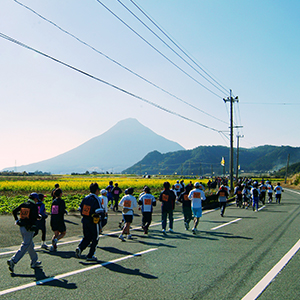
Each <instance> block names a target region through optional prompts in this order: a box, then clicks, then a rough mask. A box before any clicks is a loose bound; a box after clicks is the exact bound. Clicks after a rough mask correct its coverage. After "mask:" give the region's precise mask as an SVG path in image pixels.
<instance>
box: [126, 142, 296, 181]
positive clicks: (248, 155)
mask: <svg viewBox="0 0 300 300" xmlns="http://www.w3.org/2000/svg"><path fill="white" fill-rule="evenodd" d="M288 154H290V163H294V162H299V161H300V147H290V146H270V145H265V146H260V147H256V148H251V149H246V148H240V152H239V165H240V167H241V170H243V171H245V172H268V171H275V170H278V169H280V168H281V167H283V166H285V165H286V161H287V156H288ZM222 157H224V158H225V169H226V171H228V170H229V148H228V147H223V146H199V147H197V148H195V149H192V150H184V151H176V152H172V153H166V154H162V153H159V152H158V151H153V152H151V153H148V154H147V155H146V156H145V157H144V158H143V159H142V160H141V161H139V162H137V163H136V164H134V165H133V166H131V167H130V168H127V169H125V170H123V172H122V173H128V174H129V173H133V174H145V173H147V174H159V173H160V174H174V173H177V174H195V175H196V174H197V175H204V174H211V173H212V172H215V174H222V173H223V170H222V166H221V159H222ZM235 169H236V157H235V158H234V171H235Z"/></svg>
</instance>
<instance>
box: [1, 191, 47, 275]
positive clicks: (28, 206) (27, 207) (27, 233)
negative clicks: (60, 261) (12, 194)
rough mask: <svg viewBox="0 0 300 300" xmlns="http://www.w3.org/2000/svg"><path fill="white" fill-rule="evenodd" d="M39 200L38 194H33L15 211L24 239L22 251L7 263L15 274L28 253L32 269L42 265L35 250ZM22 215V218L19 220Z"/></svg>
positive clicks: (14, 214) (17, 223)
mask: <svg viewBox="0 0 300 300" xmlns="http://www.w3.org/2000/svg"><path fill="white" fill-rule="evenodd" d="M38 200H39V195H38V194H37V193H31V194H30V195H29V198H28V200H27V201H26V202H24V203H22V204H21V205H19V206H18V207H17V208H15V209H14V210H13V212H12V213H13V216H14V218H15V224H16V225H19V226H20V232H21V235H22V238H23V242H22V244H21V247H20V249H19V250H18V251H17V252H16V253H15V254H14V255H13V256H12V257H11V258H10V259H9V260H8V261H7V264H8V268H9V270H10V272H12V273H14V267H15V265H16V264H17V263H18V262H19V261H20V259H21V258H22V257H23V256H24V255H25V254H26V252H28V254H29V256H30V259H31V263H30V266H31V268H37V267H39V266H40V265H41V262H40V261H38V255H37V253H36V252H35V250H34V243H33V240H32V239H33V235H34V232H35V230H36V221H37V220H38V219H39V218H40V216H39V213H38V207H37V205H36V203H37V202H38ZM18 214H20V218H18Z"/></svg>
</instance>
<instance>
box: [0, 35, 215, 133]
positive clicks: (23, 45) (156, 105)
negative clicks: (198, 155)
mask: <svg viewBox="0 0 300 300" xmlns="http://www.w3.org/2000/svg"><path fill="white" fill-rule="evenodd" d="M0 37H2V38H3V39H6V40H8V41H10V42H13V43H15V44H17V45H19V46H21V47H24V48H26V49H29V50H31V51H34V52H36V53H38V54H40V55H42V56H45V57H47V58H49V59H51V60H53V61H55V62H57V63H59V64H62V65H63V66H65V67H68V68H70V69H72V70H74V71H77V72H79V73H81V74H83V75H85V76H88V77H90V78H92V79H94V80H97V81H99V82H101V83H104V84H106V85H108V86H110V87H112V88H114V89H116V90H118V91H120V92H122V93H124V94H127V95H129V96H132V97H134V98H136V99H138V100H141V101H143V102H146V103H148V104H150V105H152V106H154V107H156V108H158V109H160V110H163V111H165V112H167V113H169V114H172V115H175V116H177V117H180V118H182V119H184V120H187V121H190V122H192V123H195V124H197V125H200V126H202V127H204V128H207V129H210V130H212V131H215V132H218V133H219V132H220V130H217V129H215V128H212V127H210V126H207V125H204V124H201V123H199V122H197V121H195V120H192V119H190V118H187V117H185V116H183V115H181V114H179V113H176V112H173V111H171V110H169V109H167V108H164V107H163V106H161V105H158V104H156V103H154V102H152V101H150V100H147V99H145V98H143V97H140V96H137V95H135V94H133V93H131V92H129V91H127V90H125V89H122V88H120V87H118V86H116V85H114V84H111V83H109V82H107V81H105V80H103V79H100V78H98V77H96V76H94V75H91V74H89V73H87V72H85V71H82V70H80V69H77V68H75V67H73V66H71V65H69V64H67V63H65V62H63V61H61V60H59V59H57V58H54V57H52V56H50V55H48V54H46V53H43V52H41V51H39V50H36V49H34V48H32V47H30V46H27V45H26V44H24V43H22V42H19V41H18V40H16V39H13V38H11V37H9V36H7V35H5V34H3V33H1V32H0Z"/></svg>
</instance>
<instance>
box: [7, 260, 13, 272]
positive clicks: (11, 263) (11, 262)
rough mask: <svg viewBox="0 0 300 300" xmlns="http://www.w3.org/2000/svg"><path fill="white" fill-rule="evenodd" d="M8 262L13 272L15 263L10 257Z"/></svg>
mask: <svg viewBox="0 0 300 300" xmlns="http://www.w3.org/2000/svg"><path fill="white" fill-rule="evenodd" d="M7 264H8V269H9V271H11V272H12V273H13V272H14V268H15V263H14V262H13V261H12V260H11V259H9V260H8V261H7Z"/></svg>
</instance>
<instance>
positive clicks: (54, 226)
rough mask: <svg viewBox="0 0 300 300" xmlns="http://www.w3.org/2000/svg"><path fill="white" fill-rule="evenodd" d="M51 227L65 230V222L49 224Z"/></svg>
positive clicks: (54, 229)
mask: <svg viewBox="0 0 300 300" xmlns="http://www.w3.org/2000/svg"><path fill="white" fill-rule="evenodd" d="M51 229H52V231H59V232H65V231H66V225H65V223H55V224H51Z"/></svg>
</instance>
